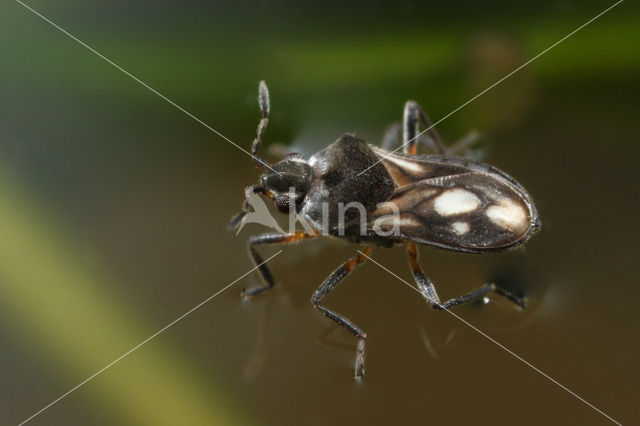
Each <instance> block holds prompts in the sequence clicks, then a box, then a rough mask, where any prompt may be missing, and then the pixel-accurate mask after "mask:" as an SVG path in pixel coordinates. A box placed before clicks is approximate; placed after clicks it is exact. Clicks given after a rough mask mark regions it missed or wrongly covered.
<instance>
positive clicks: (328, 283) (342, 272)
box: [311, 247, 371, 379]
mask: <svg viewBox="0 0 640 426" xmlns="http://www.w3.org/2000/svg"><path fill="white" fill-rule="evenodd" d="M370 253H371V247H367V249H366V250H364V255H363V254H358V255H357V256H355V257H352V258H351V259H349V260H347V261H346V262H345V263H343V264H342V265H341V266H340V267H339V268H338V269H336V270H335V271H333V272H332V273H331V275H329V277H328V278H327V279H326V280H325V281H324V282H323V283H322V284H321V285H320V287H318V289H317V290H316V291H315V293H313V296H312V297H311V303H313V305H314V306H315V307H316V308H317V309H318V310H319V311H320V312H322V313H323V314H324V315H325V316H326V317H329V318H331V319H332V320H334V321H335V322H337V323H338V324H340V325H341V326H342V327H344V328H346V329H347V330H349V332H350V333H351V334H353V335H354V336H356V337H357V338H359V339H360V340H359V341H358V350H357V352H356V363H355V376H356V378H357V379H360V378H362V376H364V352H365V351H364V350H365V345H364V340H365V338H366V337H367V335H366V333H365V332H364V331H362V329H360V328H359V327H358V326H357V325H355V324H354V323H352V322H351V321H349V320H348V319H347V318H345V317H343V316H342V315H340V314H337V313H335V312H334V311H332V310H330V309H327V308H325V307H324V306H322V305H320V302H321V301H322V299H324V297H325V296H326V295H327V294H329V293H330V292H331V290H333V289H334V287H335V286H336V285H338V283H339V282H340V281H341V280H342V279H343V278H344V277H345V276H347V274H348V273H349V272H351V271H352V270H353V268H355V267H356V266H358V265H359V264H360V263H362V262H364V261H365V260H366V259H367V256H368V255H369V254H370Z"/></svg>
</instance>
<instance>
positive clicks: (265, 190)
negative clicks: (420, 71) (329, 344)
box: [229, 82, 541, 378]
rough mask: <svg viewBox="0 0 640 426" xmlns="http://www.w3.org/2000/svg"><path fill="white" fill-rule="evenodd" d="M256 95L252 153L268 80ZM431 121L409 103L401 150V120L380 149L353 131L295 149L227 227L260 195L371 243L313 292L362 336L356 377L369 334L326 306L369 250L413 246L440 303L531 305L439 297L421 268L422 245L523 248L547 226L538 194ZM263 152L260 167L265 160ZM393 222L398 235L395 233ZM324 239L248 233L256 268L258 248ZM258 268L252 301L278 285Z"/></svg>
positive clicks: (428, 287)
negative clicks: (454, 142) (469, 153)
mask: <svg viewBox="0 0 640 426" xmlns="http://www.w3.org/2000/svg"><path fill="white" fill-rule="evenodd" d="M258 100H259V104H260V110H261V112H262V120H261V121H260V124H259V125H258V130H257V136H256V138H255V140H254V142H253V146H252V154H253V155H254V156H255V155H256V153H257V151H258V148H259V146H260V143H261V141H262V135H263V133H264V130H265V128H266V125H267V122H268V116H269V108H270V104H269V92H268V90H267V86H266V85H265V83H264V82H261V83H260V91H259V98H258ZM419 126H423V127H424V128H425V129H429V130H428V131H427V132H424V134H425V136H426V137H425V138H424V139H421V138H419V137H418V136H420V134H419V133H418V130H419ZM430 127H431V124H430V123H429V120H428V119H427V117H426V115H425V114H424V113H423V112H422V109H421V108H420V106H419V105H418V104H417V103H415V102H412V101H409V102H407V103H406V105H405V109H404V121H403V142H404V145H403V149H404V152H403V153H402V154H400V153H397V154H396V153H393V152H389V149H390V148H391V146H392V145H393V143H394V141H395V139H396V134H397V132H398V129H397V126H396V128H395V129H394V130H392V131H390V132H388V133H387V136H385V141H384V143H383V147H382V148H379V147H376V146H373V145H368V144H367V143H366V142H365V141H363V140H362V139H360V138H359V137H358V136H357V135H355V134H345V135H344V136H342V137H340V138H339V139H338V140H337V141H336V142H334V143H333V144H331V145H329V146H328V147H327V148H325V149H323V150H322V151H320V152H318V153H316V154H315V155H313V156H312V157H311V158H310V159H309V160H308V161H307V160H304V158H302V156H301V155H300V154H289V155H288V156H287V157H286V158H285V159H284V160H282V161H280V162H278V163H276V164H274V165H272V166H269V168H270V169H271V170H267V171H266V172H265V173H264V174H263V175H262V176H261V179H260V180H261V185H257V186H250V187H248V188H246V191H245V197H246V200H245V203H244V205H243V208H242V211H241V212H240V213H239V214H238V215H237V216H236V217H234V218H233V219H232V220H231V223H230V224H229V226H230V227H231V228H235V227H237V226H238V225H239V224H240V222H241V221H242V219H243V218H244V216H245V215H246V214H247V213H248V212H249V203H248V201H247V200H248V199H249V198H250V197H251V196H252V195H253V194H261V195H265V196H267V197H269V198H271V199H273V202H274V204H275V207H276V209H278V210H279V211H281V212H283V213H289V212H290V211H291V212H293V213H295V214H296V215H297V216H299V217H301V218H302V219H304V220H305V221H307V222H308V223H310V224H311V225H312V227H313V228H315V229H316V230H318V231H319V232H320V233H321V234H322V235H328V236H333V237H340V238H345V239H347V240H349V241H351V242H354V243H361V244H366V245H368V247H367V248H366V249H365V250H364V255H362V254H360V255H358V256H355V257H353V258H352V259H350V260H348V261H347V262H345V263H344V264H343V265H342V266H340V267H339V268H338V269H336V270H335V271H334V272H333V273H332V274H331V275H330V276H329V277H328V278H327V279H326V280H325V281H324V282H323V283H322V285H320V287H318V289H317V290H316V292H315V293H314V294H313V297H312V298H311V302H312V303H313V305H314V306H315V307H316V308H317V309H319V310H320V311H321V312H322V313H323V314H324V315H326V316H327V317H329V318H331V319H332V320H334V321H335V322H337V323H338V324H340V325H341V326H343V327H345V328H346V329H347V330H349V331H350V332H351V333H353V334H354V335H355V336H356V337H358V338H359V342H358V350H357V355H356V365H355V374H356V377H357V378H360V377H362V375H363V374H364V351H365V344H364V342H365V337H366V335H365V333H364V331H362V330H361V329H360V328H359V327H358V326H356V325H355V324H354V323H352V322H351V321H349V320H348V319H346V318H345V317H343V316H341V315H340V314H338V313H336V312H334V311H332V310H330V309H328V308H326V307H324V306H323V305H321V304H320V302H321V301H322V299H323V298H324V297H325V296H326V295H327V294H328V293H329V292H330V291H331V290H333V288H334V287H335V286H336V285H337V284H338V282H339V281H340V280H342V278H344V277H345V276H346V275H347V274H348V273H349V272H350V271H351V270H353V268H354V267H355V266H356V265H358V264H359V263H362V262H363V261H365V260H366V258H367V256H368V255H369V253H370V252H371V250H372V248H371V246H384V247H391V246H393V245H394V244H396V243H405V244H407V247H408V254H409V261H410V264H411V269H412V271H413V275H414V278H415V280H416V282H417V284H418V288H419V289H420V291H421V292H422V294H423V296H424V297H425V299H426V300H427V302H428V303H429V304H430V305H431V306H432V307H433V308H436V309H447V308H449V307H452V306H455V305H458V304H461V303H464V302H467V301H469V300H473V299H475V298H478V297H480V296H482V295H484V294H486V293H489V292H496V293H498V294H500V295H502V296H504V297H506V298H508V299H509V300H511V301H513V302H514V303H516V304H518V305H519V306H521V307H524V306H525V303H524V300H522V299H520V298H519V297H517V296H515V295H513V294H511V293H509V292H507V291H505V290H503V289H500V288H498V287H496V286H495V285H494V284H485V285H484V286H482V287H480V288H478V289H476V290H475V291H472V292H470V293H468V294H466V295H463V296H460V297H457V298H454V299H450V300H447V301H445V302H441V301H440V299H439V297H438V295H437V293H436V289H435V287H434V285H433V283H432V282H431V280H430V279H429V278H428V277H427V276H426V275H424V273H423V272H422V270H421V268H420V265H419V264H418V249H417V246H416V243H419V244H425V245H430V246H435V247H439V248H443V249H447V250H454V251H463V252H469V253H486V252H491V251H501V250H507V249H512V248H516V247H519V246H521V245H522V244H524V243H525V242H526V241H527V240H528V239H529V237H531V235H533V233H534V232H536V231H537V230H538V229H539V227H540V225H541V223H540V220H539V218H538V213H537V211H536V208H535V206H534V205H533V201H532V200H531V197H530V196H529V195H528V194H527V192H526V191H525V189H524V188H523V187H522V186H521V185H520V184H519V183H518V182H516V181H515V180H514V179H512V178H511V177H509V176H507V175H506V174H505V173H503V172H502V171H500V170H498V169H496V168H494V167H491V166H489V165H486V164H483V163H480V162H477V161H472V160H469V159H466V158H463V157H458V156H454V155H453V154H454V152H455V151H458V150H459V149H461V148H462V147H463V145H466V144H468V143H469V142H470V139H471V138H467V140H466V141H464V140H463V141H462V143H461V144H459V147H458V148H457V149H455V150H453V149H450V150H447V149H446V148H445V147H444V145H443V144H442V142H441V141H440V139H439V137H438V135H437V134H436V132H435V131H433V130H432V129H430ZM419 142H424V143H425V144H427V145H429V146H430V147H431V149H432V150H434V151H435V152H436V154H434V155H418V154H417V147H418V143H419ZM255 158H256V161H257V162H258V164H261V165H267V163H265V162H264V160H262V159H260V158H258V157H255ZM349 203H354V204H353V205H361V206H363V209H364V212H365V217H364V221H365V222H366V223H363V222H362V219H363V218H362V216H361V215H359V214H358V211H353V210H351V211H347V212H345V211H344V206H345V205H346V204H349ZM341 208H342V209H341ZM340 210H342V211H340ZM374 224H376V226H374ZM361 225H363V226H362V227H361ZM394 227H395V229H396V230H397V231H398V232H395V233H391V232H388V231H389V230H390V229H392V228H394ZM363 229H364V232H362V231H363ZM316 235H317V234H316V233H313V232H301V231H296V232H291V233H284V234H277V233H276V234H264V235H259V236H254V237H251V238H250V239H249V253H250V255H251V258H252V260H253V262H254V263H255V264H261V263H262V258H261V257H260V255H259V254H258V253H257V251H256V249H255V246H256V245H259V244H284V243H293V242H296V241H300V240H302V239H305V238H311V237H314V236H316ZM258 270H259V272H260V275H261V277H262V279H263V281H264V285H262V286H260V287H256V288H252V289H249V290H248V291H245V292H243V293H244V295H245V296H246V297H249V296H253V295H256V294H258V293H260V292H262V291H264V290H267V289H269V288H271V287H273V284H274V281H273V278H272V276H271V273H270V272H269V270H268V269H267V267H266V266H265V265H264V264H262V265H260V267H259V269H258Z"/></svg>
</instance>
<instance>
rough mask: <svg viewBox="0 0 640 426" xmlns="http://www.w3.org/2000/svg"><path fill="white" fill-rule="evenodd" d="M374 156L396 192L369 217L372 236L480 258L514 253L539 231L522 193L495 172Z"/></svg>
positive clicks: (433, 159)
mask: <svg viewBox="0 0 640 426" xmlns="http://www.w3.org/2000/svg"><path fill="white" fill-rule="evenodd" d="M374 151H375V152H376V154H377V155H379V156H380V157H381V158H382V164H384V166H385V167H386V168H387V171H388V172H389V175H390V176H391V178H392V179H393V181H394V182H395V184H396V190H395V192H394V193H393V194H392V196H391V197H390V198H389V199H388V200H387V201H386V202H385V203H383V204H381V205H380V206H379V207H378V209H377V210H376V211H375V212H374V213H373V215H372V216H371V217H370V229H371V230H372V231H375V232H377V233H380V232H382V233H387V234H391V235H394V236H397V237H398V238H399V239H406V240H410V241H415V242H418V243H422V244H428V245H433V246H437V247H443V248H447V249H451V250H459V251H469V252H483V251H491V250H504V249H508V248H512V247H517V246H519V245H521V244H523V243H524V242H525V241H526V240H527V239H528V238H529V237H530V236H531V235H532V234H533V232H534V231H535V230H536V229H537V228H538V227H539V224H540V222H539V219H538V214H537V211H536V209H535V206H534V205H533V202H532V200H531V198H530V197H529V195H528V194H527V192H526V191H525V190H524V188H522V186H521V185H520V184H518V182H516V181H515V180H514V179H513V178H511V177H509V176H508V175H507V174H505V173H504V172H502V171H500V170H498V169H496V168H494V167H491V166H488V165H486V164H483V163H480V162H476V161H472V160H467V159H465V158H460V157H449V156H441V155H414V156H411V155H404V154H392V153H389V152H386V151H384V150H381V149H379V148H376V149H375V150H374Z"/></svg>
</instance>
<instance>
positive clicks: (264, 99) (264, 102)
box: [251, 80, 271, 167]
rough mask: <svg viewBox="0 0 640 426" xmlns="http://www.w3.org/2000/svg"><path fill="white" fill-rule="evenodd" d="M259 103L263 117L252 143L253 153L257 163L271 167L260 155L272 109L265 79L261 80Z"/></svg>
mask: <svg viewBox="0 0 640 426" xmlns="http://www.w3.org/2000/svg"><path fill="white" fill-rule="evenodd" d="M258 104H259V105H260V113H261V114H262V118H261V119H260V123H258V129H257V130H256V138H255V139H254V140H253V144H252V145H251V155H252V156H253V159H254V160H255V162H256V164H258V165H259V166H263V167H269V164H268V163H267V162H266V161H264V160H263V159H262V158H261V157H260V156H258V149H259V148H260V144H261V143H262V135H263V134H264V131H265V129H266V128H267V124H268V123H269V110H270V109H271V102H270V101H269V89H268V88H267V83H265V82H264V80H262V81H260V84H259V88H258Z"/></svg>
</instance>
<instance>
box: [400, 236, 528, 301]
mask: <svg viewBox="0 0 640 426" xmlns="http://www.w3.org/2000/svg"><path fill="white" fill-rule="evenodd" d="M407 251H408V253H409V263H410V264H411V272H413V277H414V279H415V280H416V283H417V284H418V289H419V290H420V292H421V293H422V295H423V296H424V298H425V299H426V300H427V302H429V304H430V305H431V307H432V308H434V309H448V308H451V307H453V306H457V305H460V304H462V303H466V302H469V301H471V300H475V299H477V298H478V297H481V296H484V295H485V294H487V293H491V292H494V293H497V294H499V295H501V296H503V297H506V298H507V299H509V300H511V301H512V302H513V303H515V304H516V305H518V306H520V307H521V308H525V307H526V302H525V300H524V299H522V298H520V297H518V296H516V295H514V294H512V293H510V292H508V291H506V290H504V289H502V288H500V287H497V286H496V285H495V284H494V283H490V284H485V285H483V286H482V287H480V288H478V289H476V290H474V291H472V292H470V293H467V294H464V295H462V296H459V297H456V298H453V299H449V300H447V301H445V302H441V301H440V298H439V297H438V293H437V292H436V288H435V286H434V285H433V282H431V280H430V279H429V278H428V277H427V276H426V275H425V274H424V273H423V272H422V268H421V267H420V264H418V247H417V246H416V244H415V243H412V242H408V243H407Z"/></svg>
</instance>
